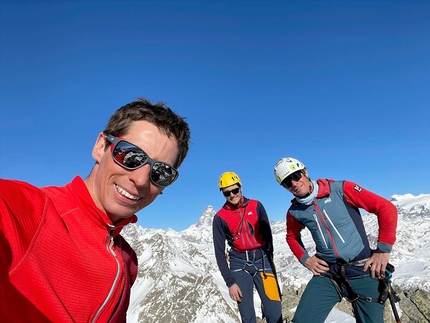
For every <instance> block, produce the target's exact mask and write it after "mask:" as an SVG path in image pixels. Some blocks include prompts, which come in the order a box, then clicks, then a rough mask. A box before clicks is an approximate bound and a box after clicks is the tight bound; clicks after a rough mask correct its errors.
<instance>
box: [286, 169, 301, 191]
mask: <svg viewBox="0 0 430 323" xmlns="http://www.w3.org/2000/svg"><path fill="white" fill-rule="evenodd" d="M300 178H302V172H301V171H297V172H294V173H292V174H291V175H290V176H287V177H286V178H285V179H284V180H283V182H282V186H283V187H285V188H290V187H291V186H292V185H293V180H294V181H295V182H297V181H298V180H300Z"/></svg>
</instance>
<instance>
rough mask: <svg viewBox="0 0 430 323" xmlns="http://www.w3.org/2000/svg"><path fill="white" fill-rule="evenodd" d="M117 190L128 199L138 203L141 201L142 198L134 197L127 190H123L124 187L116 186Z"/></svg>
mask: <svg viewBox="0 0 430 323" xmlns="http://www.w3.org/2000/svg"><path fill="white" fill-rule="evenodd" d="M115 187H116V190H117V191H118V192H119V193H120V194H121V195H123V196H125V197H126V198H129V199H130V200H135V201H138V200H139V199H140V197H138V196H134V195H131V194H130V193H129V192H127V191H126V190H125V189H123V188H122V187H119V186H118V185H115Z"/></svg>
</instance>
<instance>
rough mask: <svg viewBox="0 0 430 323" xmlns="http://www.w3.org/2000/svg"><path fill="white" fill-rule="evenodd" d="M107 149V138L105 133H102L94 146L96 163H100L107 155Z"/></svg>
mask: <svg viewBox="0 0 430 323" xmlns="http://www.w3.org/2000/svg"><path fill="white" fill-rule="evenodd" d="M105 147H106V137H105V135H104V134H103V132H101V133H100V134H99V135H98V137H97V140H96V143H95V144H94V147H93V153H92V155H93V158H94V159H95V160H96V162H100V160H101V159H102V157H103V155H104V153H105Z"/></svg>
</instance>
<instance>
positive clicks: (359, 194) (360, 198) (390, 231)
mask: <svg viewBox="0 0 430 323" xmlns="http://www.w3.org/2000/svg"><path fill="white" fill-rule="evenodd" d="M344 194H345V198H346V200H347V202H348V203H349V204H351V205H352V206H355V207H357V208H361V209H364V210H366V211H367V212H369V213H373V214H375V215H376V216H377V217H378V226H379V234H378V245H377V248H378V250H381V251H383V252H390V251H391V249H392V247H393V245H394V242H395V241H396V229H397V218H398V215H397V208H396V207H395V206H394V204H393V203H391V202H390V201H388V200H387V199H385V198H383V197H381V196H379V195H377V194H375V193H372V192H370V191H368V190H366V189H364V188H362V187H360V186H358V185H357V184H355V183H353V182H349V181H345V182H344Z"/></svg>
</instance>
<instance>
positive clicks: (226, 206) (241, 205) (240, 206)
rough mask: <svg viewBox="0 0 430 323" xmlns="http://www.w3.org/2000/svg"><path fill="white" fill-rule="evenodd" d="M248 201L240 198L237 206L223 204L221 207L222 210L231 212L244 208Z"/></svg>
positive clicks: (227, 203) (243, 197)
mask: <svg viewBox="0 0 430 323" xmlns="http://www.w3.org/2000/svg"><path fill="white" fill-rule="evenodd" d="M248 202H249V199H248V198H246V197H245V196H242V199H241V200H240V202H239V203H238V204H237V205H233V204H231V203H229V202H227V201H226V202H225V203H224V205H223V208H224V209H226V210H229V211H233V210H237V209H239V208H243V207H246V206H247V205H248Z"/></svg>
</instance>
